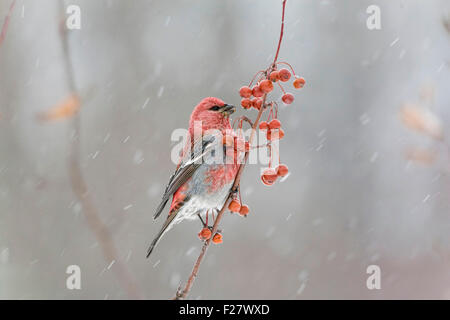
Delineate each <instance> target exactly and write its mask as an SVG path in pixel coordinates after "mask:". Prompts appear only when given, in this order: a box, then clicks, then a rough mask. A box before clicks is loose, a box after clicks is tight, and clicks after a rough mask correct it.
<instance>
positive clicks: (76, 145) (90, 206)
mask: <svg viewBox="0 0 450 320" xmlns="http://www.w3.org/2000/svg"><path fill="white" fill-rule="evenodd" d="M60 5H61V11H62V12H64V2H60ZM60 27H61V29H60V33H61V42H62V46H63V52H64V64H65V69H66V74H67V82H68V86H69V89H70V91H71V93H72V94H74V95H78V93H77V92H78V91H77V88H76V85H75V76H74V70H73V66H72V60H71V57H70V50H69V41H68V35H67V30H66V28H65V26H64V25H63V23H62V24H61V26H60ZM72 128H73V131H72V139H71V148H70V155H69V166H68V170H69V175H70V182H71V185H72V189H73V192H74V193H75V196H76V197H77V198H78V200H79V201H80V202H81V204H82V208H83V213H84V215H85V217H86V221H87V223H88V226H89V228H90V229H91V231H92V232H93V233H94V235H95V237H96V238H97V241H98V243H99V244H100V247H101V249H102V252H103V256H104V258H105V260H106V261H107V262H108V263H110V262H111V261H115V266H114V268H113V271H114V273H115V274H116V277H117V280H118V281H119V283H120V285H121V287H122V288H124V290H125V291H126V292H127V294H128V296H129V297H130V298H133V299H141V298H142V295H141V293H140V290H139V288H138V286H137V285H136V282H135V280H134V279H133V277H132V276H131V274H130V273H129V271H128V269H127V267H126V266H125V265H124V264H123V262H122V261H121V260H120V259H119V258H118V254H117V249H116V247H115V245H114V240H113V237H112V236H111V233H110V231H109V230H108V228H107V227H106V225H105V224H104V223H103V222H102V220H101V219H100V215H99V214H98V211H97V209H96V207H95V205H94V201H93V199H92V196H91V194H90V193H89V189H88V187H87V184H86V182H85V180H84V178H83V173H82V170H81V166H80V115H79V113H77V114H75V115H74V116H73V118H72Z"/></svg>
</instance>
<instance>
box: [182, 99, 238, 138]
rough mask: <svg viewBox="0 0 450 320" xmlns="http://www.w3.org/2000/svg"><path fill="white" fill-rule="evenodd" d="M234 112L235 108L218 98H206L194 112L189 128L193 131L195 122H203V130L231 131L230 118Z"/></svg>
mask: <svg viewBox="0 0 450 320" xmlns="http://www.w3.org/2000/svg"><path fill="white" fill-rule="evenodd" d="M234 111H236V107H235V106H232V105H229V104H226V103H225V102H223V101H222V100H220V99H218V98H213V97H208V98H204V99H203V100H202V101H200V103H199V104H198V105H197V106H196V107H195V108H194V111H192V114H191V120H190V123H189V127H190V129H193V127H194V122H197V121H201V122H202V127H203V130H208V129H217V130H221V131H222V130H224V129H229V128H231V126H230V120H229V116H230V114H232V113H233V112H234Z"/></svg>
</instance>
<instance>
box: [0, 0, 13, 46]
mask: <svg viewBox="0 0 450 320" xmlns="http://www.w3.org/2000/svg"><path fill="white" fill-rule="evenodd" d="M15 5H16V0H13V1H12V2H11V5H10V6H9V10H8V14H7V15H6V17H5V21H4V22H3V26H2V31H0V46H1V45H2V42H3V40H5V38H6V32H7V31H8V25H9V19H10V18H11V14H12V12H13V9H14V6H15Z"/></svg>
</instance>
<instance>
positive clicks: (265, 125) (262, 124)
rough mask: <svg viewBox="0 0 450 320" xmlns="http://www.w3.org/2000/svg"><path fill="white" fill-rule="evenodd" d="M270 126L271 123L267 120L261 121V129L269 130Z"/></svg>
mask: <svg viewBox="0 0 450 320" xmlns="http://www.w3.org/2000/svg"><path fill="white" fill-rule="evenodd" d="M268 128H269V124H268V123H267V122H266V121H261V122H260V123H259V130H267V129H268Z"/></svg>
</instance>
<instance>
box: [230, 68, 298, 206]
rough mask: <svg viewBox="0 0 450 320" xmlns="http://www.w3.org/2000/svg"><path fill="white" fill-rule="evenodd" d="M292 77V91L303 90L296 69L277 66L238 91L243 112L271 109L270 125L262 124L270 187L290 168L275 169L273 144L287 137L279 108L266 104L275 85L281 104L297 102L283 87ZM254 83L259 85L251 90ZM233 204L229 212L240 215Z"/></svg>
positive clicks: (263, 177)
mask: <svg viewBox="0 0 450 320" xmlns="http://www.w3.org/2000/svg"><path fill="white" fill-rule="evenodd" d="M280 64H281V65H285V66H287V67H289V69H290V70H289V69H287V68H281V69H278V66H279V65H280ZM291 71H292V72H291ZM292 76H293V77H294V81H293V82H292V85H293V87H294V88H295V89H301V88H303V86H304V85H305V79H304V78H302V77H299V76H296V75H295V72H294V69H293V68H292V66H291V65H290V64H289V63H286V62H276V63H274V64H273V65H272V66H271V67H269V68H268V69H267V70H261V71H259V72H258V73H256V75H255V76H254V77H253V79H252V81H251V82H250V85H248V86H243V87H241V89H240V90H239V95H240V96H241V97H242V100H241V105H242V107H243V108H244V109H249V108H251V107H253V108H255V109H257V110H260V109H261V108H263V110H262V112H263V111H265V109H266V108H270V112H269V115H268V118H267V121H261V122H260V123H259V130H261V131H265V132H266V138H267V141H268V144H267V147H268V151H269V155H270V159H271V161H270V163H269V167H268V168H266V169H264V170H263V173H262V175H261V181H262V182H263V183H264V184H265V185H267V186H271V185H273V184H274V183H275V181H276V180H277V178H278V177H284V176H286V175H287V174H288V172H289V170H288V167H287V166H286V165H284V164H280V165H278V166H277V167H275V168H272V148H271V142H273V141H276V140H281V139H282V138H283V137H284V131H283V129H282V128H281V122H280V120H278V104H277V102H275V101H272V102H267V95H268V94H269V93H270V92H272V91H273V89H274V84H277V85H278V86H279V87H280V89H281V91H282V92H283V95H282V96H281V101H282V102H283V103H284V104H286V105H289V104H292V102H294V96H293V95H292V94H291V93H289V92H286V91H285V90H284V88H283V85H282V83H283V82H288V81H289V80H291V78H292ZM255 80H256V81H257V82H256V84H255V85H254V86H253V87H252V84H253V82H254V81H255ZM252 96H253V98H252ZM278 156H279V155H278ZM233 201H236V203H233ZM233 201H232V203H230V206H229V209H230V211H232V212H239V209H240V208H239V209H238V205H239V206H240V203H239V202H238V201H237V200H233Z"/></svg>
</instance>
